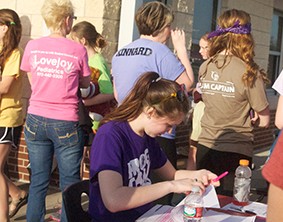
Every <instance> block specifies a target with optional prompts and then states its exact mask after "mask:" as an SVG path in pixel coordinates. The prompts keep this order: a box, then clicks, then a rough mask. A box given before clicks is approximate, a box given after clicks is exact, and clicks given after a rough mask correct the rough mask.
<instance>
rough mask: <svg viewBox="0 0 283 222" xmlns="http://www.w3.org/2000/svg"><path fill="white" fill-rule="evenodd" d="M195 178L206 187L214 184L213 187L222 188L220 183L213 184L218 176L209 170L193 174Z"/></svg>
mask: <svg viewBox="0 0 283 222" xmlns="http://www.w3.org/2000/svg"><path fill="white" fill-rule="evenodd" d="M193 176H194V178H196V179H197V180H198V181H201V182H202V183H203V184H204V186H208V185H209V184H212V185H213V186H216V187H218V186H220V182H219V181H217V182H212V180H213V179H214V178H216V177H217V175H216V174H214V173H212V172H210V171H209V170H197V171H194V173H193Z"/></svg>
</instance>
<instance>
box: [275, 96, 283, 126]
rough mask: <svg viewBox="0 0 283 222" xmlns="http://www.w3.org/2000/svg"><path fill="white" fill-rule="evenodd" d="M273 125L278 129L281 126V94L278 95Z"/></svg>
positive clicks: (282, 113) (282, 99) (282, 105)
mask: <svg viewBox="0 0 283 222" xmlns="http://www.w3.org/2000/svg"><path fill="white" fill-rule="evenodd" d="M275 125H276V126H277V127H278V129H282V128H283V95H280V96H279V99H278V104H277V109H276V115H275Z"/></svg>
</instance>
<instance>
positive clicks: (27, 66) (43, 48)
mask: <svg viewBox="0 0 283 222" xmlns="http://www.w3.org/2000/svg"><path fill="white" fill-rule="evenodd" d="M21 69H22V70H23V71H26V72H29V73H31V89H32V94H31V98H30V103H29V107H28V113H30V114H35V115H39V116H43V117H46V118H51V119H59V120H67V121H77V120H78V119H79V117H78V97H77V91H78V88H79V79H80V78H82V77H86V76H89V75H90V69H89V66H88V57H87V52H86V49H85V48H84V47H83V46H82V45H80V44H78V43H76V42H74V41H72V40H70V39H67V38H63V37H62V38H51V37H43V38H40V39H35V40H31V41H29V42H28V44H27V46H26V48H25V51H24V56H23V59H22V63H21Z"/></svg>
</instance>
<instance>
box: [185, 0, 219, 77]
mask: <svg viewBox="0 0 283 222" xmlns="http://www.w3.org/2000/svg"><path fill="white" fill-rule="evenodd" d="M219 5H220V3H219V0H209V1H208V0H195V6H194V7H195V8H194V18H193V33H192V46H191V52H190V56H191V61H192V67H193V70H194V74H195V77H197V75H198V69H199V66H200V65H201V63H202V62H203V60H202V58H201V56H200V54H199V45H198V43H199V39H200V38H201V36H203V35H204V34H205V33H207V32H211V31H213V30H215V28H216V23H217V22H216V20H217V16H218V11H219V9H218V6H219ZM195 79H197V78H195Z"/></svg>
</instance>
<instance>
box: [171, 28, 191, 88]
mask: <svg viewBox="0 0 283 222" xmlns="http://www.w3.org/2000/svg"><path fill="white" fill-rule="evenodd" d="M171 37H172V43H173V45H174V49H175V50H176V52H177V56H178V58H179V59H180V61H181V63H182V64H183V65H184V67H185V69H186V71H185V72H183V73H182V74H181V75H180V76H179V77H178V78H177V79H176V82H177V83H179V84H185V85H186V88H187V89H188V90H189V89H190V88H191V86H192V85H193V83H194V73H193V69H192V66H191V63H190V60H189V57H188V52H187V49H186V36H185V32H184V31H183V30H172V31H171Z"/></svg>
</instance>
